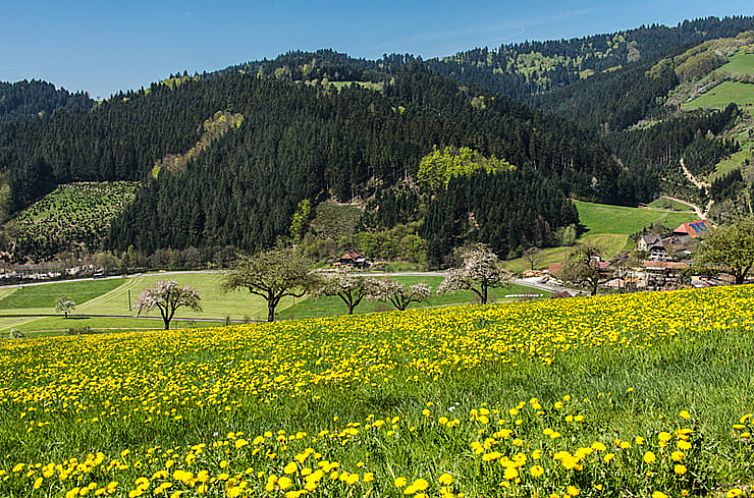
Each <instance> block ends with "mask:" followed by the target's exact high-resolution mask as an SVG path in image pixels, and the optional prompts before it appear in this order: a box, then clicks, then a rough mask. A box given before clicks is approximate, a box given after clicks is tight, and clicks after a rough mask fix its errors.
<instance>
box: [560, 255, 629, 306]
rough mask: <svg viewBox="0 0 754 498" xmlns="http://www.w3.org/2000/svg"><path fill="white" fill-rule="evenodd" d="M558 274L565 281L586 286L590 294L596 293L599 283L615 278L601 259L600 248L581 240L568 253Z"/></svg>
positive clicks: (594, 294)
mask: <svg viewBox="0 0 754 498" xmlns="http://www.w3.org/2000/svg"><path fill="white" fill-rule="evenodd" d="M558 276H559V277H560V278H561V279H562V280H564V281H566V282H570V283H572V284H575V285H578V286H581V287H586V288H587V289H589V294H590V295H592V296H596V295H597V290H598V289H599V288H600V286H601V285H603V284H606V283H607V282H610V281H611V280H615V279H616V278H617V277H615V276H614V275H613V272H612V271H611V270H610V268H609V265H608V264H607V263H606V262H605V261H603V260H602V249H601V248H600V247H599V246H598V245H596V244H594V243H591V242H582V243H581V244H579V245H577V246H576V248H575V249H574V250H573V251H572V252H571V253H570V254H569V255H568V259H566V262H565V264H564V265H563V268H562V269H561V270H560V272H559V275H558Z"/></svg>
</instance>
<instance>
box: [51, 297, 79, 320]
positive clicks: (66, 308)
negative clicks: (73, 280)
mask: <svg viewBox="0 0 754 498" xmlns="http://www.w3.org/2000/svg"><path fill="white" fill-rule="evenodd" d="M75 308H76V303H75V302H73V299H71V298H70V297H68V296H60V297H59V298H58V299H57V300H56V301H55V311H57V312H58V313H63V315H64V316H65V317H66V318H68V315H69V314H71V313H73V310H74V309H75Z"/></svg>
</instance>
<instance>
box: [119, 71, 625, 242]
mask: <svg viewBox="0 0 754 498" xmlns="http://www.w3.org/2000/svg"><path fill="white" fill-rule="evenodd" d="M224 78H231V79H237V80H238V81H239V82H243V83H239V84H244V85H248V86H247V87H246V89H245V91H244V93H245V94H246V95H247V100H246V101H245V102H238V103H237V105H236V111H239V112H241V113H242V114H243V115H244V116H245V119H244V122H243V124H242V126H241V127H240V129H239V130H237V131H236V132H232V133H230V134H228V136H227V137H226V138H224V139H223V140H221V141H220V142H218V144H217V145H216V146H214V147H212V148H211V149H210V150H209V152H208V153H207V154H204V155H202V156H200V157H199V158H198V159H197V160H196V161H195V162H194V163H193V164H192V165H190V166H189V167H188V168H187V169H186V171H185V172H183V173H180V174H176V175H168V176H166V177H164V178H163V177H162V176H161V177H160V178H159V180H158V181H156V182H152V183H151V184H150V185H149V186H148V187H147V188H146V189H144V190H143V191H142V192H141V193H140V195H139V196H137V199H136V202H135V203H134V204H133V206H132V208H131V209H130V210H128V211H127V212H126V214H125V216H124V217H123V218H122V219H121V220H120V221H119V222H117V223H116V224H115V226H114V228H113V235H112V243H113V245H114V246H115V247H120V248H124V247H127V246H128V245H130V244H134V245H136V247H139V248H142V249H143V250H146V251H153V250H155V249H157V248H159V247H164V246H166V245H169V246H171V247H175V248H183V247H186V246H191V245H193V246H199V245H202V244H204V243H206V241H213V242H214V243H218V244H220V245H235V246H238V247H241V248H244V249H247V250H254V249H258V248H261V247H264V246H269V245H271V244H273V243H275V241H276V240H277V239H278V238H279V237H280V236H281V235H286V234H287V231H288V227H289V225H290V220H291V216H292V214H293V212H294V210H295V208H296V206H297V205H298V204H299V202H301V201H302V200H304V199H309V200H311V201H312V202H314V203H317V202H319V201H321V200H324V199H326V198H334V199H337V200H341V201H345V200H350V199H353V198H361V199H368V198H370V197H372V196H374V195H378V194H379V193H380V192H386V191H390V189H391V187H392V186H396V185H399V184H401V183H402V182H405V181H406V180H407V179H410V178H415V177H416V173H417V170H418V167H419V162H420V159H421V158H422V157H423V156H424V155H425V154H427V153H428V152H430V151H431V150H432V149H433V148H434V147H436V146H438V147H445V146H469V147H471V148H473V149H475V150H477V151H479V152H480V153H481V154H482V155H485V156H490V155H495V156H497V157H501V158H505V159H506V160H507V161H508V162H510V163H511V164H514V165H517V166H518V167H519V168H521V169H524V170H532V174H536V175H539V178H541V179H550V181H552V182H553V184H554V185H555V186H556V190H555V191H554V194H553V195H555V196H561V197H562V196H563V195H565V194H566V193H572V194H575V195H578V196H580V197H583V198H586V199H594V200H596V199H604V200H607V199H610V200H614V199H621V198H627V199H632V198H633V197H634V196H635V195H636V194H637V192H636V189H635V188H634V186H635V185H636V184H637V183H638V182H637V181H636V180H635V178H634V177H633V176H632V173H631V172H628V171H624V170H623V169H621V168H620V167H619V165H618V164H617V163H615V162H614V161H612V160H611V159H610V157H609V155H608V154H607V151H606V149H605V148H604V147H603V146H601V145H600V144H599V143H598V142H597V141H596V140H595V139H594V137H591V136H590V135H588V134H583V133H579V132H575V131H573V130H572V128H571V127H570V126H569V124H568V123H567V122H566V121H564V120H560V119H555V118H553V117H552V116H546V115H541V114H539V113H533V112H531V111H529V110H527V109H526V108H525V107H522V106H520V105H518V104H515V103H513V102H512V101H509V100H507V99H505V98H492V97H489V98H488V101H489V104H488V105H487V106H485V108H484V109H480V108H478V107H475V106H474V105H472V101H473V99H474V98H475V97H478V95H476V94H473V93H469V92H468V91H465V90H464V89H461V88H459V87H458V85H457V84H456V83H454V82H452V81H451V80H447V79H444V78H442V77H439V76H436V75H433V74H432V73H430V72H428V71H427V70H426V69H425V68H423V67H422V66H420V65H412V66H409V67H405V68H403V69H401V70H400V71H398V72H397V73H396V74H395V75H394V76H393V77H392V79H393V80H394V81H392V82H386V84H385V86H384V90H383V91H382V92H377V91H372V90H369V89H364V88H360V87H358V86H355V87H347V88H343V89H341V90H340V91H323V90H322V89H321V88H317V87H313V86H306V85H303V86H302V85H288V84H285V83H284V82H278V81H276V80H274V81H273V80H267V79H261V80H260V79H257V78H256V77H248V76H246V75H240V74H234V75H232V76H225V77H224ZM211 81H212V80H210V83H208V84H209V85H210V86H211ZM273 87H274V88H276V91H275V92H268V93H266V94H265V95H264V98H260V96H259V95H258V94H257V93H256V92H259V91H260V90H261V89H264V88H273ZM181 88H182V87H181ZM177 91H180V89H179V90H177ZM534 170H536V173H534ZM499 200H500V201H502V198H500V199H499ZM156 209H159V211H160V212H161V214H162V216H160V217H155V216H152V213H153V212H154V211H155V210H156ZM385 209H389V208H388V206H382V211H383V213H382V214H383V216H386V215H387V213H384V211H385ZM531 209H532V210H533V211H534V212H538V211H539V207H537V206H531ZM511 212H512V211H511ZM530 221H531V222H533V219H532V220H529V219H527V220H525V221H524V223H529V222H530ZM551 225H552V230H554V229H556V228H557V226H558V222H557V221H552V223H551ZM384 228H388V227H384ZM524 238H526V237H525V236H524Z"/></svg>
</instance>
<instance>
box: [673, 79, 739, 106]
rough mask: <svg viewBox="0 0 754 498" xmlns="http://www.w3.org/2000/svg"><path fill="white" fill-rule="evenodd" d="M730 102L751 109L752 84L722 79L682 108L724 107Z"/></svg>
mask: <svg viewBox="0 0 754 498" xmlns="http://www.w3.org/2000/svg"><path fill="white" fill-rule="evenodd" d="M730 103H735V104H737V105H738V106H739V107H741V108H742V109H745V110H749V111H750V110H752V109H753V108H754V85H753V84H751V83H740V82H738V81H723V82H722V83H720V84H719V85H717V86H716V87H714V88H713V89H711V90H710V91H708V92H707V93H705V94H704V95H700V96H699V97H697V98H695V99H694V100H692V101H691V102H687V103H686V104H684V105H683V109H685V110H693V109H724V108H725V107H726V106H727V105H728V104H730Z"/></svg>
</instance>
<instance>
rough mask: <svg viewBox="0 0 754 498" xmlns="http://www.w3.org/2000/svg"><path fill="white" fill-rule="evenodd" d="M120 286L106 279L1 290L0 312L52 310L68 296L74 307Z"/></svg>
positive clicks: (118, 282) (121, 282) (119, 283)
mask: <svg viewBox="0 0 754 498" xmlns="http://www.w3.org/2000/svg"><path fill="white" fill-rule="evenodd" d="M122 284H123V280H115V279H113V280H109V279H108V280H89V281H82V282H59V283H50V284H46V285H29V286H25V287H23V288H20V289H15V290H13V289H3V291H4V292H3V294H4V295H0V310H12V309H22V308H27V309H28V308H48V309H49V308H54V307H55V301H56V300H57V298H58V297H60V296H68V297H69V298H71V299H72V300H73V302H74V303H76V305H82V304H84V303H86V302H87V301H89V300H91V299H94V298H95V297H97V296H101V295H102V294H105V293H107V292H110V291H111V290H113V289H115V288H117V287H119V286H121V285H122Z"/></svg>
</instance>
